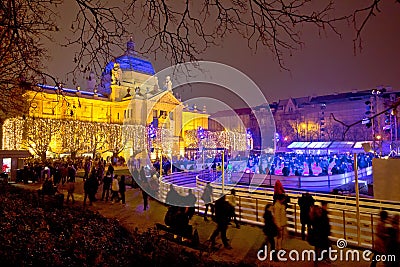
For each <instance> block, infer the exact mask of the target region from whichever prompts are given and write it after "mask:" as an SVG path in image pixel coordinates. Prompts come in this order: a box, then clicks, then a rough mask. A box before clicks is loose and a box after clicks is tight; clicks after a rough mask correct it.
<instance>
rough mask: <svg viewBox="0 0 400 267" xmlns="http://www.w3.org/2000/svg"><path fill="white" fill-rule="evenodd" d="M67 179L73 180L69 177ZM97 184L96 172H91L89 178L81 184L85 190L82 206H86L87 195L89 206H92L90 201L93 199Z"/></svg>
mask: <svg viewBox="0 0 400 267" xmlns="http://www.w3.org/2000/svg"><path fill="white" fill-rule="evenodd" d="M69 179H71V180H72V181H73V179H72V178H71V177H70V178H69ZM98 185H99V184H98V182H97V177H96V174H95V173H94V172H92V173H91V174H90V176H89V178H88V179H87V180H86V181H85V183H84V184H83V190H84V191H85V196H84V199H83V206H86V199H87V198H88V197H89V206H92V203H93V202H94V201H95V195H96V193H97V189H98Z"/></svg>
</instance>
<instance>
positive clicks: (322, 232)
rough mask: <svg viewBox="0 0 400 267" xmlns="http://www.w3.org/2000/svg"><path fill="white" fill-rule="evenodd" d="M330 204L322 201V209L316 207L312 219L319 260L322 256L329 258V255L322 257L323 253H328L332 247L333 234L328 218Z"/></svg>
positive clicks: (325, 254)
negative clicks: (331, 236)
mask: <svg viewBox="0 0 400 267" xmlns="http://www.w3.org/2000/svg"><path fill="white" fill-rule="evenodd" d="M327 207H328V203H327V202H325V201H321V207H318V206H314V208H313V209H314V212H313V214H314V215H313V217H312V218H311V226H312V228H313V234H314V246H315V252H316V253H315V254H316V256H317V258H318V259H321V256H325V257H326V256H327V253H324V254H323V255H321V252H322V251H324V250H326V251H328V249H329V247H330V241H329V235H330V234H331V226H330V223H329V218H328V210H327Z"/></svg>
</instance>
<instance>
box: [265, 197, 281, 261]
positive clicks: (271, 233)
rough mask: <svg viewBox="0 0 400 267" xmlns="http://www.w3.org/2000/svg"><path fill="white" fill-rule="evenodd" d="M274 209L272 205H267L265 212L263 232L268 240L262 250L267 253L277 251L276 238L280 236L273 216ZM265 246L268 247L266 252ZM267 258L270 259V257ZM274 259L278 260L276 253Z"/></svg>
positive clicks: (273, 255)
mask: <svg viewBox="0 0 400 267" xmlns="http://www.w3.org/2000/svg"><path fill="white" fill-rule="evenodd" d="M272 208H273V206H272V204H267V205H266V206H265V210H264V227H263V232H264V234H265V236H266V240H265V242H264V245H263V246H262V247H261V250H263V251H265V252H267V251H273V250H275V237H276V236H277V235H278V226H276V223H275V219H274V216H273V214H272ZM268 245H269V246H268ZM265 246H267V248H268V250H265ZM266 256H267V257H268V255H266ZM272 259H273V260H274V261H277V260H278V258H277V256H276V253H273V254H272Z"/></svg>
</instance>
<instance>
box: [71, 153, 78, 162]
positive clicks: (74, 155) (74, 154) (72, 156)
mask: <svg viewBox="0 0 400 267" xmlns="http://www.w3.org/2000/svg"><path fill="white" fill-rule="evenodd" d="M76 154H77V152H76V151H71V159H72V160H75V159H76Z"/></svg>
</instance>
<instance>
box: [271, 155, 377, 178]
mask: <svg viewBox="0 0 400 267" xmlns="http://www.w3.org/2000/svg"><path fill="white" fill-rule="evenodd" d="M372 159H373V155H372V154H364V153H362V154H358V155H357V162H358V167H359V168H361V169H363V168H366V167H369V166H372ZM353 169H354V158H353V154H350V153H343V154H333V155H306V154H295V153H277V154H276V155H275V157H274V159H273V161H272V164H271V168H270V170H269V171H270V174H272V175H274V174H276V175H284V176H289V175H296V176H320V175H335V174H343V173H346V172H351V171H353Z"/></svg>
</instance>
